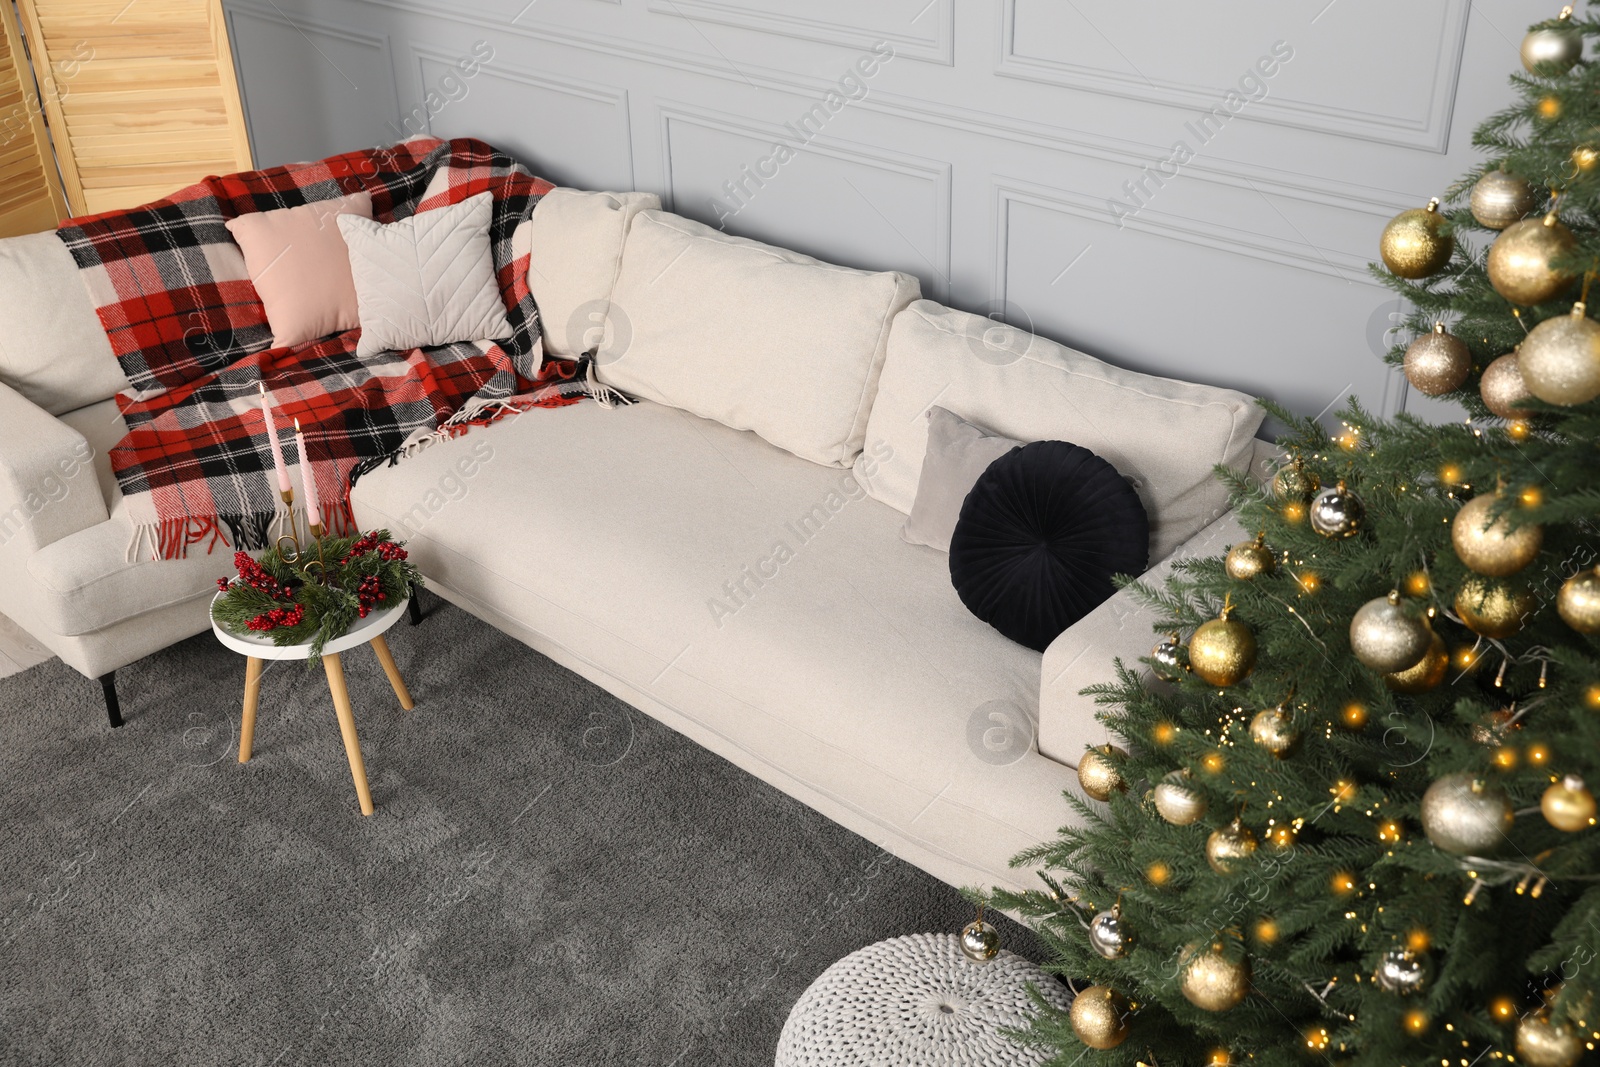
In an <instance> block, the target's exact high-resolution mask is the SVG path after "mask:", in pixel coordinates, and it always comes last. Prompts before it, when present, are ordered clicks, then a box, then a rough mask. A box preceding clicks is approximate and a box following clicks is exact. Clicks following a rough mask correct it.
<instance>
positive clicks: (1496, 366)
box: [1478, 352, 1533, 419]
mask: <svg viewBox="0 0 1600 1067" xmlns="http://www.w3.org/2000/svg"><path fill="white" fill-rule="evenodd" d="M1478 394H1479V395H1480V396H1482V397H1483V404H1484V406H1485V407H1487V408H1488V409H1489V410H1490V411H1492V412H1494V413H1495V414H1496V415H1498V416H1500V417H1501V418H1502V419H1526V418H1528V417H1529V416H1531V415H1532V414H1533V412H1531V411H1529V410H1528V409H1527V408H1524V407H1518V406H1517V405H1519V404H1525V403H1527V400H1528V397H1529V396H1530V395H1531V394H1529V392H1528V383H1526V382H1524V381H1523V380H1522V365H1521V361H1520V360H1519V359H1518V358H1517V353H1516V352H1507V353H1506V354H1505V355H1503V356H1501V357H1499V358H1498V359H1496V360H1495V361H1494V362H1493V363H1491V364H1489V366H1488V367H1486V368H1484V371H1483V377H1482V378H1481V379H1479V381H1478Z"/></svg>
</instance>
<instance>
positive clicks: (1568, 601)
mask: <svg viewBox="0 0 1600 1067" xmlns="http://www.w3.org/2000/svg"><path fill="white" fill-rule="evenodd" d="M1556 611H1558V612H1560V613H1561V621H1562V622H1564V623H1566V624H1567V625H1568V626H1570V627H1572V628H1573V629H1574V630H1576V631H1578V632H1579V633H1580V634H1592V633H1600V568H1596V569H1595V570H1592V571H1581V572H1579V573H1577V574H1574V575H1573V576H1572V577H1571V578H1568V579H1567V580H1566V581H1565V582H1562V583H1561V592H1559V593H1557V594H1556Z"/></svg>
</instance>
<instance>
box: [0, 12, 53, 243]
mask: <svg viewBox="0 0 1600 1067" xmlns="http://www.w3.org/2000/svg"><path fill="white" fill-rule="evenodd" d="M66 216H67V202H66V200H65V199H64V198H63V197H62V195H61V179H60V177H59V176H58V175H57V174H56V164H55V160H54V158H53V157H52V156H51V154H50V135H49V134H48V133H47V132H46V130H45V125H44V118H43V116H42V115H41V114H40V111H39V95H38V93H37V92H36V91H35V90H34V84H33V72H32V71H31V70H30V69H29V67H28V57H27V54H26V52H25V51H24V50H23V47H22V37H21V35H20V34H19V33H18V32H17V22H16V18H15V17H14V16H13V15H12V13H11V5H10V3H8V2H6V0H0V237H15V236H17V235H18V234H24V233H37V232H38V231H40V230H48V229H53V228H54V227H55V225H56V223H58V222H60V221H61V220H62V219H64V218H66Z"/></svg>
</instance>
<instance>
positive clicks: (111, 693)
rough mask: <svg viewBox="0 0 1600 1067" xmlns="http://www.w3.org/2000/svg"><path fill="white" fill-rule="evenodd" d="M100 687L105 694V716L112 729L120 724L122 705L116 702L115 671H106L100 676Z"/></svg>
mask: <svg viewBox="0 0 1600 1067" xmlns="http://www.w3.org/2000/svg"><path fill="white" fill-rule="evenodd" d="M100 688H101V689H102V690H103V691H104V692H105V694H106V718H108V719H110V720H111V727H112V729H115V728H117V727H118V726H121V725H122V705H121V704H119V703H117V672H116V671H107V672H106V673H105V674H102V675H101V676H100Z"/></svg>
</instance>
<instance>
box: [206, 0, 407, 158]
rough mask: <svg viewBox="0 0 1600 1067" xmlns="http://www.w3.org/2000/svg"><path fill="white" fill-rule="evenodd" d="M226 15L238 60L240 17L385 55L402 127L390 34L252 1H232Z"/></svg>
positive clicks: (391, 102) (391, 93)
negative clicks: (236, 29) (237, 20)
mask: <svg viewBox="0 0 1600 1067" xmlns="http://www.w3.org/2000/svg"><path fill="white" fill-rule="evenodd" d="M225 15H226V17H227V20H228V29H229V32H230V35H231V41H232V42H235V45H234V52H233V54H234V55H235V56H238V55H239V50H238V47H237V44H236V42H237V41H238V35H237V33H234V32H233V30H234V19H235V17H236V16H239V15H244V16H246V17H249V18H253V19H258V20H260V21H262V22H271V23H275V24H277V25H279V26H287V27H288V28H289V29H291V30H294V31H295V32H296V33H302V34H306V35H307V36H308V37H309V36H310V35H311V34H317V35H320V36H323V37H332V38H333V39H335V40H342V41H346V42H348V43H350V44H357V45H364V46H366V47H369V48H376V49H378V51H379V52H380V53H382V55H383V65H384V69H386V70H387V71H388V72H389V84H388V90H389V105H390V107H391V108H392V109H393V113H394V116H395V119H396V124H397V125H399V122H400V121H401V120H402V116H401V114H400V81H399V78H398V77H397V76H396V74H395V63H394V43H393V41H392V39H391V38H390V35H389V34H387V33H369V32H367V31H365V30H358V29H355V28H353V27H350V26H341V25H338V24H336V23H332V22H324V21H323V20H321V19H319V18H316V17H313V16H310V15H305V14H301V13H299V12H295V13H294V14H293V15H292V16H291V15H290V14H289V13H288V12H285V11H284V10H283V9H282V8H281V7H279V6H278V5H277V4H272V5H271V6H270V7H261V6H258V5H257V4H255V3H252V2H249V0H229V2H228V6H227V10H226V12H225ZM328 62H329V63H330V64H332V63H333V60H331V59H330V60H328ZM334 69H335V70H338V65H337V64H334ZM339 73H340V77H345V74H344V72H343V71H340V72H339ZM239 88H240V93H241V96H242V95H243V91H244V84H243V79H240V86H239ZM360 91H361V87H360V86H356V92H360ZM245 116H246V121H248V119H249V106H248V105H246V106H245ZM251 140H252V143H251V146H250V147H251V151H252V152H254V150H255V144H254V138H253V137H252V139H251Z"/></svg>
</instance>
